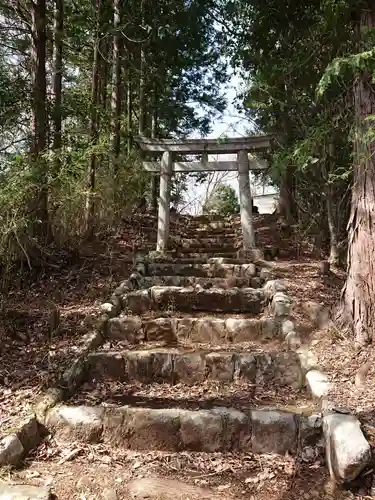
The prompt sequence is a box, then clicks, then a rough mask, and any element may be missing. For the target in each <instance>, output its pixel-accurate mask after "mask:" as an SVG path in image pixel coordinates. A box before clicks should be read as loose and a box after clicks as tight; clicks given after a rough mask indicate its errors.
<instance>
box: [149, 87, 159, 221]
mask: <svg viewBox="0 0 375 500" xmlns="http://www.w3.org/2000/svg"><path fill="white" fill-rule="evenodd" d="M157 127H158V111H157V84H156V82H154V84H153V90H152V115H151V138H152V139H154V138H156V137H157ZM158 184H159V183H158V175H157V174H154V173H152V174H151V186H150V191H151V203H150V205H151V206H150V209H151V211H152V213H155V214H156V212H157V208H158V187H159V186H158Z"/></svg>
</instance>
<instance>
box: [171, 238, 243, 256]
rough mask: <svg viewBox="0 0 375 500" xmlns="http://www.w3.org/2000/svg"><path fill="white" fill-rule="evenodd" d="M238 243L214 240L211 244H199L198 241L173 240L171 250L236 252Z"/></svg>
mask: <svg viewBox="0 0 375 500" xmlns="http://www.w3.org/2000/svg"><path fill="white" fill-rule="evenodd" d="M189 242H191V243H189ZM239 246H240V245H235V242H228V240H226V243H222V244H220V242H217V241H215V242H214V243H212V244H203V245H202V244H201V243H200V242H199V241H196V242H194V240H187V239H183V240H181V241H179V242H174V245H173V247H172V250H173V251H176V252H180V253H189V252H191V253H197V254H201V253H213V254H227V253H229V254H231V253H236V252H237V250H238V248H239Z"/></svg>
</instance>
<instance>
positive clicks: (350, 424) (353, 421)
mask: <svg viewBox="0 0 375 500" xmlns="http://www.w3.org/2000/svg"><path fill="white" fill-rule="evenodd" d="M323 430H324V436H325V441H326V457H327V462H328V468H329V471H330V475H331V478H332V479H333V480H334V481H336V482H337V483H344V482H349V481H353V480H354V479H355V478H356V477H357V476H358V474H359V473H360V472H361V471H362V470H363V469H364V468H365V467H366V466H367V465H369V463H370V460H371V447H370V444H369V443H368V441H367V440H366V438H365V436H364V435H363V432H362V430H361V425H360V422H359V421H358V419H357V418H356V417H355V416H354V415H348V414H341V413H330V414H328V415H325V416H324V417H323Z"/></svg>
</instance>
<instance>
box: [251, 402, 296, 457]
mask: <svg viewBox="0 0 375 500" xmlns="http://www.w3.org/2000/svg"><path fill="white" fill-rule="evenodd" d="M251 421H252V438H251V443H252V451H253V453H276V454H279V455H285V453H287V452H294V451H295V450H296V446H297V425H296V416H295V415H294V414H293V413H288V412H282V411H277V410H253V411H252V412H251Z"/></svg>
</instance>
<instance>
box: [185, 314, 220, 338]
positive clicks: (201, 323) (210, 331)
mask: <svg viewBox="0 0 375 500" xmlns="http://www.w3.org/2000/svg"><path fill="white" fill-rule="evenodd" d="M226 334H227V332H226V328H225V320H223V319H219V318H212V317H207V318H198V319H197V320H196V323H195V328H194V330H193V332H192V334H191V337H190V339H191V341H192V342H203V343H204V342H209V343H212V344H220V343H221V342H223V341H225V339H226V336H227V335H226Z"/></svg>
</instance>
